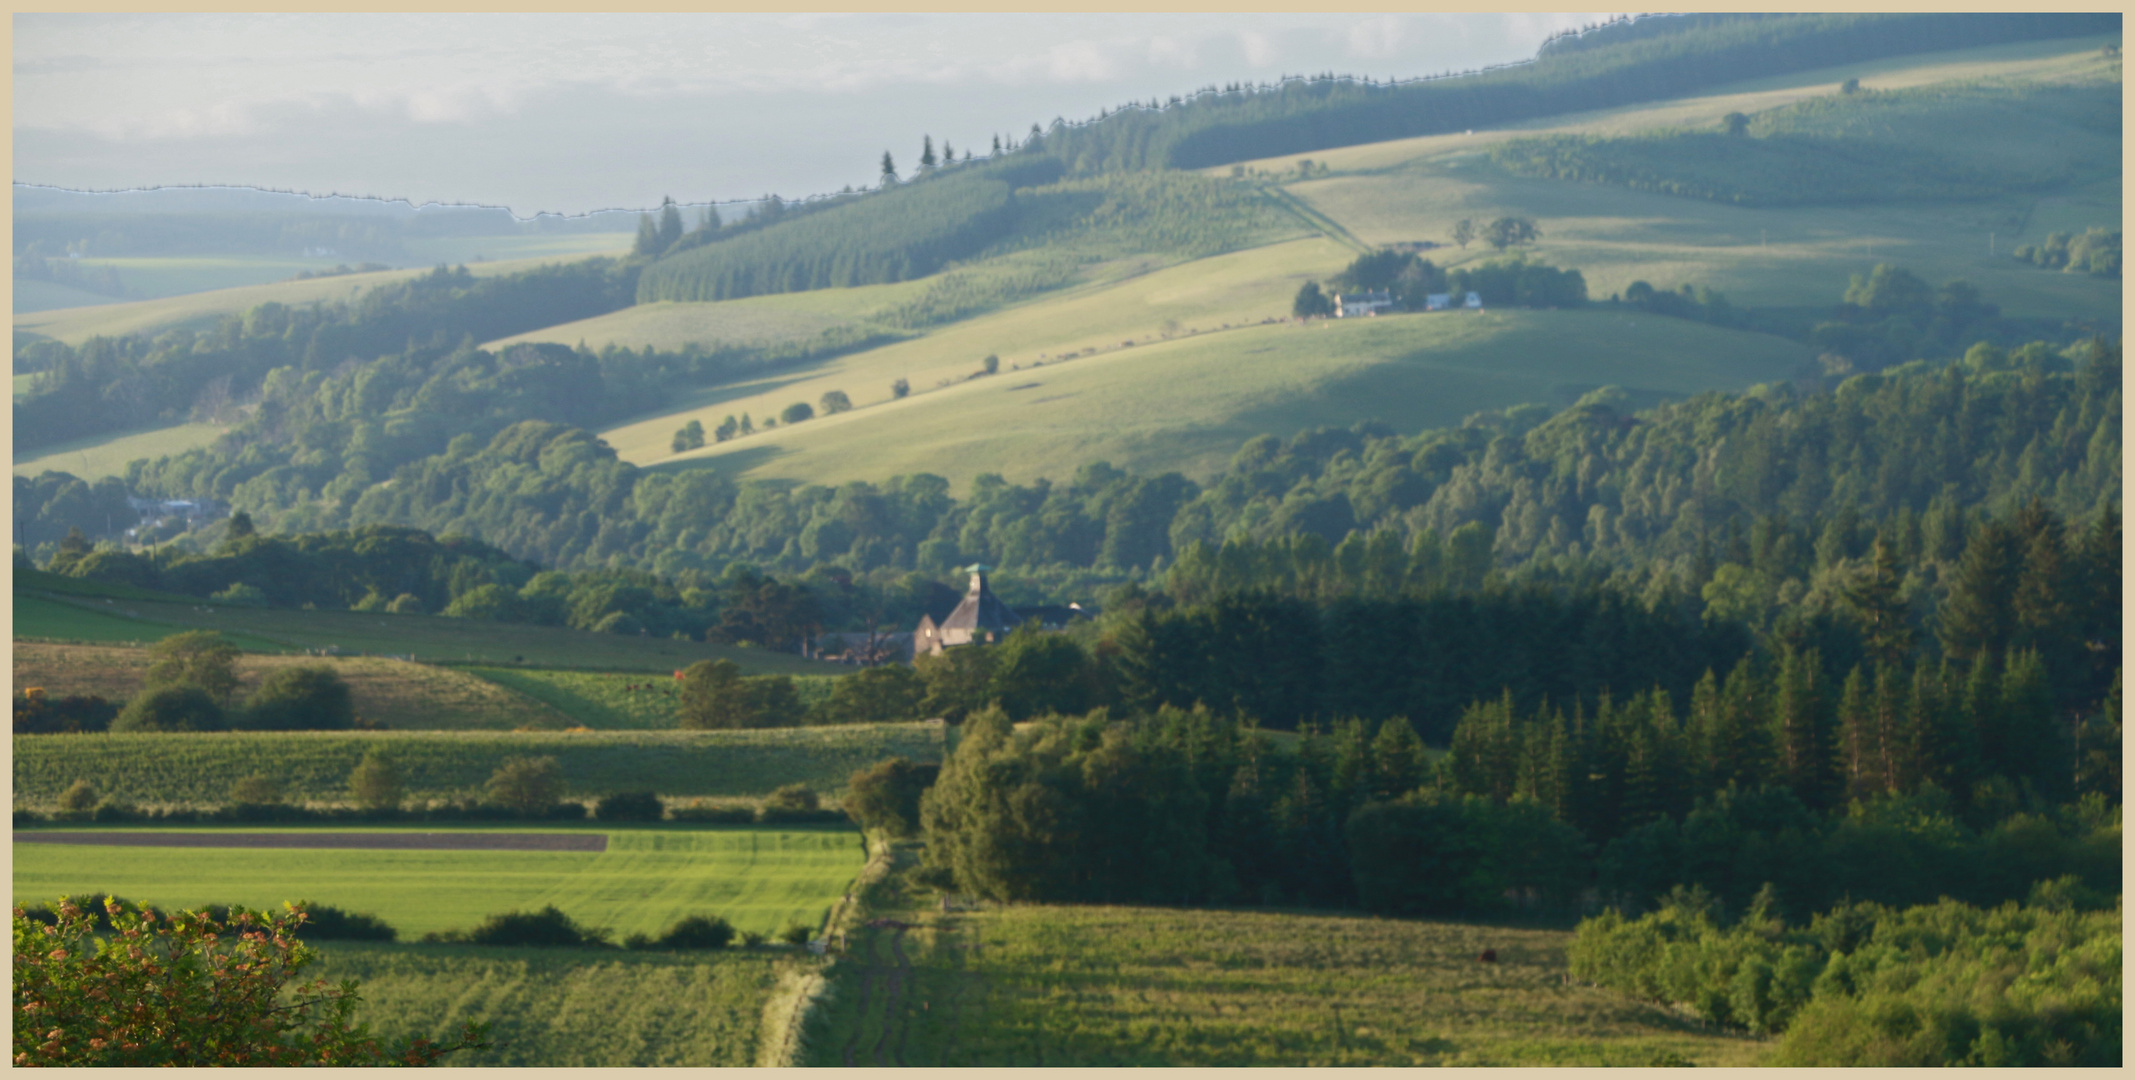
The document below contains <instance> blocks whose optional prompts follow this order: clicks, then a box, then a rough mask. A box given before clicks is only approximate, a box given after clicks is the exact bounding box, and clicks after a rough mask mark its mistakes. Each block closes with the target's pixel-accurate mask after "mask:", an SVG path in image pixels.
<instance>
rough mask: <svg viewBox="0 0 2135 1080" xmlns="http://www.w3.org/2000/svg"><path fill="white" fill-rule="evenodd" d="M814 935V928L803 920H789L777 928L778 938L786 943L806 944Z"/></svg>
mask: <svg viewBox="0 0 2135 1080" xmlns="http://www.w3.org/2000/svg"><path fill="white" fill-rule="evenodd" d="M814 936H815V928H814V927H812V926H809V925H808V924H807V923H803V922H790V923H787V924H786V925H785V926H783V927H781V928H779V931H778V940H780V941H783V942H785V943H786V944H788V945H806V944H808V939H809V938H812V937H814Z"/></svg>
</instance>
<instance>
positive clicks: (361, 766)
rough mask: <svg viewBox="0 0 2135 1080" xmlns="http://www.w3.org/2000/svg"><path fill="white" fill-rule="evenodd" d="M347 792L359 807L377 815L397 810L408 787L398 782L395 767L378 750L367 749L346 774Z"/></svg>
mask: <svg viewBox="0 0 2135 1080" xmlns="http://www.w3.org/2000/svg"><path fill="white" fill-rule="evenodd" d="M348 793H349V795H351V796H352V797H354V798H355V800H356V804H357V805H358V806H361V807H363V808H364V809H365V810H370V811H373V812H377V811H384V810H398V809H400V803H401V800H402V799H405V798H406V797H407V795H408V788H407V785H406V784H405V783H404V782H403V781H402V780H401V776H400V768H399V767H398V766H396V765H394V764H393V762H392V761H390V760H388V759H387V758H385V757H383V756H382V755H380V754H379V753H378V751H376V750H368V751H365V752H364V755H363V760H362V761H360V762H357V763H356V769H355V771H354V772H351V773H349V775H348Z"/></svg>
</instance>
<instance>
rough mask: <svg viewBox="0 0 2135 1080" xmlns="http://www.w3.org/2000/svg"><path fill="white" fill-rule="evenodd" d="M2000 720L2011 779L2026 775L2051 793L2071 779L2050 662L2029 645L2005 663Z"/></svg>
mask: <svg viewBox="0 0 2135 1080" xmlns="http://www.w3.org/2000/svg"><path fill="white" fill-rule="evenodd" d="M2001 690H2002V692H2001V722H2002V733H2003V739H2004V743H2003V746H2004V753H2005V754H2006V755H2007V758H2008V760H2007V763H2006V764H2005V765H2004V768H2005V769H2006V770H2007V775H2008V776H2009V777H2010V778H2011V779H2015V778H2019V777H2022V778H2027V779H2029V780H2030V781H2031V783H2032V785H2033V786H2034V787H2036V788H2037V789H2038V790H2039V791H2040V792H2041V793H2042V794H2045V795H2047V796H2048V797H2053V796H2055V795H2058V794H2059V793H2060V792H2061V791H2062V790H2063V789H2064V788H2066V787H2067V786H2068V783H2069V781H2070V779H2071V777H2072V774H2073V772H2074V769H2073V767H2072V759H2071V756H2070V755H2069V753H2068V752H2067V740H2066V738H2065V737H2064V735H2063V733H2062V730H2061V725H2060V724H2059V723H2058V718H2057V717H2056V715H2055V713H2056V710H2055V708H2054V695H2053V688H2052V686H2051V685H2050V684H2049V683H2048V681H2047V675H2046V665H2045V664H2044V663H2043V662H2042V661H2041V660H2040V659H2039V654H2038V653H2037V652H2036V651H2033V650H2030V649H2011V650H2010V651H2009V658H2008V660H2007V661H2005V662H2004V663H2003V665H2002V686H2001Z"/></svg>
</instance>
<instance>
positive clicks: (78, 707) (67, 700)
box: [15, 686, 119, 735]
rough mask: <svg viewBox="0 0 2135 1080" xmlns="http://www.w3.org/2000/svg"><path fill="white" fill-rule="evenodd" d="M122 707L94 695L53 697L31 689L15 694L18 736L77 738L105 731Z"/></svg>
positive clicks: (42, 689)
mask: <svg viewBox="0 0 2135 1080" xmlns="http://www.w3.org/2000/svg"><path fill="white" fill-rule="evenodd" d="M118 713H119V707H118V706H116V705H113V704H112V703H111V702H108V701H106V700H104V699H103V698H101V697H98V696H96V695H94V694H69V695H67V696H66V697H59V698H55V697H51V696H49V695H47V694H46V693H45V692H44V688H43V687H39V686H32V687H30V688H28V689H26V690H22V691H18V692H17V693H16V694H15V734H17V735H61V734H65V735H74V734H80V733H82V732H90V731H105V730H108V729H109V728H110V727H111V719H112V717H114V716H117V715H118Z"/></svg>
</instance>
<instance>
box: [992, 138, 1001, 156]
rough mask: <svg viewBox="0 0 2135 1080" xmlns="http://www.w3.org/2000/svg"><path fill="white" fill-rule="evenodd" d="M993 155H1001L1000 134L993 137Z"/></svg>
mask: <svg viewBox="0 0 2135 1080" xmlns="http://www.w3.org/2000/svg"><path fill="white" fill-rule="evenodd" d="M993 156H994V157H1000V156H1001V137H1000V136H999V135H995V136H994V137H993Z"/></svg>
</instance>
